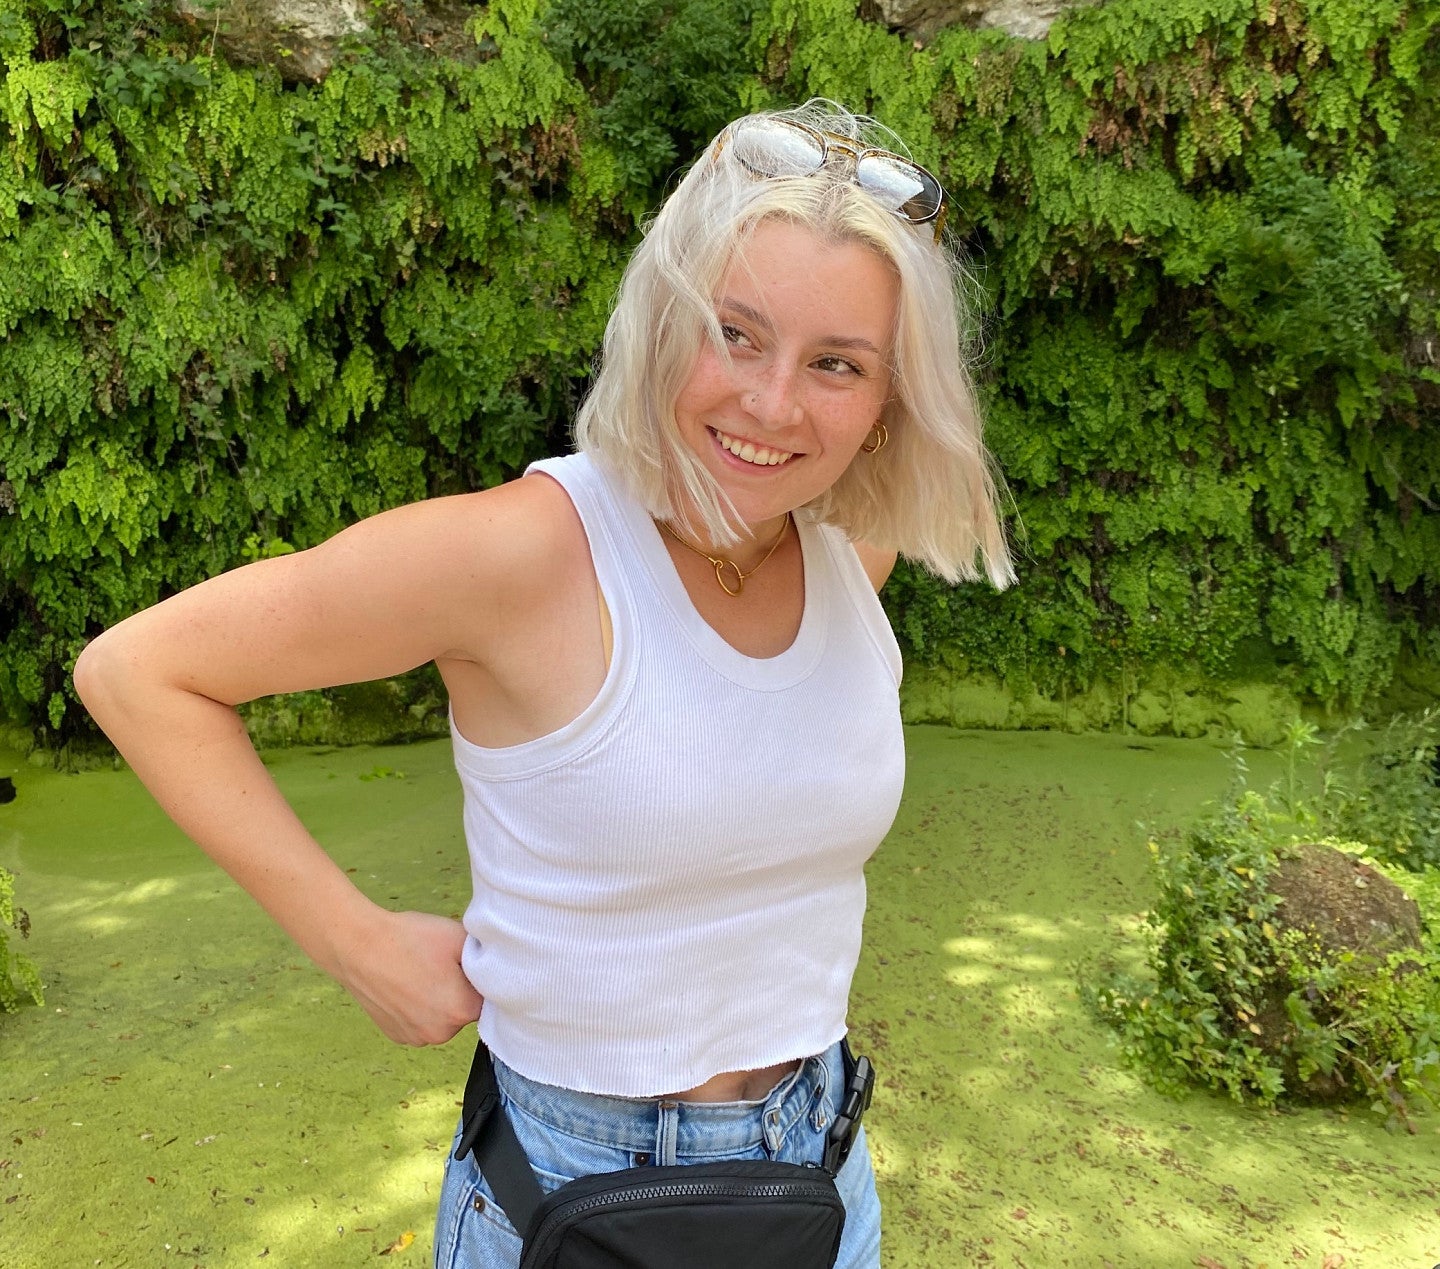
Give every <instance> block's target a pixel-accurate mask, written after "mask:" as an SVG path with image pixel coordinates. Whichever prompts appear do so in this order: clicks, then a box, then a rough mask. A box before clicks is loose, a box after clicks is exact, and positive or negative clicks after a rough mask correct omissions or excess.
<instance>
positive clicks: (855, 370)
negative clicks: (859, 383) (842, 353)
mask: <svg viewBox="0 0 1440 1269" xmlns="http://www.w3.org/2000/svg"><path fill="white" fill-rule="evenodd" d="M815 365H816V366H817V367H818V368H819V369H821V370H823V371H825V372H826V373H827V374H833V375H859V376H861V377H862V378H863V377H864V375H865V370H864V368H863V367H861V366H858V365H856V364H855V363H854V362H853V361H847V360H846V359H845V358H844V357H837V356H835V355H834V354H827V355H826V356H824V357H819V358H817V359H816V361H815Z"/></svg>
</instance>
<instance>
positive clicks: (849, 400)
mask: <svg viewBox="0 0 1440 1269" xmlns="http://www.w3.org/2000/svg"><path fill="white" fill-rule="evenodd" d="M898 297H899V282H898V280H897V278H896V276H895V272H894V270H893V268H892V267H891V265H890V264H889V262H888V261H886V260H884V259H883V258H882V257H881V256H879V255H877V254H876V253H875V252H874V251H872V250H871V249H870V248H869V247H866V246H863V245H861V244H860V243H856V242H847V243H838V244H837V243H834V242H827V241H824V240H822V239H820V238H818V237H817V236H816V235H815V234H814V233H812V232H811V231H810V230H809V229H806V228H804V227H803V226H799V225H794V224H791V223H789V222H787V221H781V220H771V221H766V222H764V223H762V224H761V225H760V226H759V227H757V228H756V230H755V231H754V233H753V234H752V235H751V237H750V238H749V240H748V241H747V242H746V243H745V244H744V245H743V246H742V247H741V248H740V249H739V250H738V251H737V252H736V254H735V257H734V258H733V259H732V260H731V262H730V266H729V268H728V270H727V271H726V273H725V276H724V277H723V278H722V279H721V282H720V287H719V290H718V291H717V293H716V295H715V315H716V317H717V318H718V319H719V321H720V327H721V329H722V330H723V331H724V333H725V339H726V341H727V342H728V344H729V349H730V358H731V360H730V363H729V364H728V365H727V364H726V362H725V359H724V358H723V357H721V356H720V355H718V354H717V353H716V351H715V350H714V348H712V347H711V346H710V344H709V342H708V341H707V342H706V343H704V344H703V345H702V347H701V350H700V355H699V358H698V359H697V360H696V363H695V367H694V369H693V370H691V372H690V377H689V379H687V380H686V382H685V386H684V387H683V388H682V389H681V390H680V395H679V397H678V399H677V400H676V402H675V420H676V424H677V426H678V427H679V430H680V435H681V437H682V438H683V440H684V441H685V443H686V444H687V445H688V446H689V447H690V448H691V450H693V451H694V453H695V454H696V455H698V457H699V459H700V461H701V463H703V464H704V466H705V468H706V469H707V470H708V471H709V472H710V473H711V474H712V475H713V476H714V477H715V479H716V480H717V481H719V483H720V486H721V488H723V489H724V490H725V492H726V493H727V494H729V496H730V498H731V499H732V500H733V502H734V503H735V507H736V509H737V510H738V511H739V512H740V515H741V517H742V518H743V519H744V521H745V522H746V524H748V525H749V526H750V527H751V529H752V530H753V531H754V532H755V534H756V535H757V536H760V535H762V534H764V533H766V532H768V531H769V529H770V527H771V526H772V525H773V523H774V521H775V520H776V519H777V518H778V517H780V516H782V515H784V514H785V512H787V511H793V510H794V509H795V508H796V507H800V506H803V505H804V504H805V503H807V502H809V501H810V500H811V499H813V498H815V497H817V496H819V495H820V494H821V493H823V492H824V491H825V490H826V489H828V488H829V487H830V486H831V485H833V484H834V483H835V481H836V480H838V479H839V478H840V475H841V474H842V473H843V472H844V471H845V469H846V468H847V467H848V466H849V465H850V462H851V461H852V460H856V452H857V451H858V450H859V448H860V444H861V442H862V441H864V440H865V438H866V436H867V435H868V434H869V432H870V429H871V428H872V427H873V426H874V425H875V423H876V421H877V420H878V419H879V417H880V412H881V410H882V409H883V408H884V406H885V403H886V402H887V401H888V400H889V399H890V390H891V375H890V345H891V340H892V337H893V332H894V329H895V311H896V305H897V302H898ZM856 461H861V462H863V461H866V456H865V455H860V457H859V459H858V460H856Z"/></svg>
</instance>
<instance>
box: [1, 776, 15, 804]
mask: <svg viewBox="0 0 1440 1269" xmlns="http://www.w3.org/2000/svg"><path fill="white" fill-rule="evenodd" d="M14 800H15V781H14V780H12V779H11V778H10V777H9V776H0V805H3V804H4V803H6V802H13V801H14Z"/></svg>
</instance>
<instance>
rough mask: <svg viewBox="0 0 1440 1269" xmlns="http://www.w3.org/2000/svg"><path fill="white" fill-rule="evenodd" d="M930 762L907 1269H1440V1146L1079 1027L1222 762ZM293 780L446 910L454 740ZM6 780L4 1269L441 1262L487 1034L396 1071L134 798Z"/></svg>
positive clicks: (893, 973) (886, 1062)
mask: <svg viewBox="0 0 1440 1269" xmlns="http://www.w3.org/2000/svg"><path fill="white" fill-rule="evenodd" d="M909 746H910V774H909V780H908V784H907V790H906V798H905V803H904V806H903V807H902V810H901V813H900V817H899V819H898V821H897V822H896V825H895V828H894V831H893V832H892V833H891V835H890V837H889V839H888V840H887V842H886V843H885V845H884V847H883V848H882V850H881V852H880V854H879V855H878V856H877V857H876V859H875V861H874V862H873V863H872V865H871V867H870V870H869V880H870V915H869V918H868V922H867V938H866V949H865V955H864V958H863V960H862V962H861V966H860V970H859V973H858V975H857V979H856V984H855V994H854V999H853V1004H852V1024H853V1026H854V1029H855V1032H856V1034H857V1037H858V1041H859V1047H861V1048H862V1049H865V1050H868V1051H869V1052H870V1053H871V1054H872V1056H873V1057H874V1058H875V1060H876V1063H877V1065H878V1067H879V1069H880V1073H881V1086H880V1090H879V1092H878V1093H877V1095H876V1099H875V1105H874V1108H873V1109H872V1112H871V1117H870V1120H869V1124H870V1127H869V1132H870V1136H871V1141H872V1147H873V1149H874V1153H875V1160H876V1167H877V1171H878V1173H879V1177H880V1184H881V1189H882V1197H883V1199H884V1202H885V1210H886V1235H885V1239H886V1249H885V1263H886V1266H887V1269H909V1267H910V1266H969V1265H1006V1266H1010V1265H1013V1266H1027V1267H1029V1269H1045V1267H1047V1266H1096V1267H1100V1266H1106V1265H1109V1266H1116V1267H1117V1269H1118V1267H1121V1266H1127V1267H1128V1266H1142V1267H1157V1269H1161V1267H1163V1269H1168V1267H1170V1266H1192V1265H1201V1266H1206V1267H1210V1269H1213V1266H1215V1265H1221V1266H1225V1269H1241V1267H1242V1266H1249V1267H1256V1266H1262V1265H1264V1266H1271V1267H1272V1269H1278V1266H1281V1265H1286V1266H1295V1265H1307V1266H1314V1267H1315V1269H1322V1266H1323V1267H1325V1269H1338V1267H1339V1266H1346V1267H1347V1269H1417V1267H1418V1269H1428V1266H1430V1265H1432V1264H1434V1263H1435V1262H1437V1261H1440V1116H1437V1115H1430V1116H1427V1117H1425V1118H1422V1119H1421V1120H1420V1133H1419V1134H1418V1135H1416V1136H1407V1135H1404V1134H1396V1133H1391V1132H1387V1131H1386V1130H1385V1129H1384V1127H1383V1126H1382V1125H1381V1124H1380V1122H1379V1121H1378V1119H1377V1118H1375V1117H1372V1116H1370V1115H1368V1114H1366V1113H1365V1112H1363V1111H1357V1112H1352V1113H1351V1114H1350V1115H1349V1116H1348V1117H1346V1116H1341V1115H1337V1114H1335V1113H1333V1112H1329V1111H1320V1110H1307V1111H1302V1112H1295V1113H1289V1114H1266V1113H1257V1112H1253V1111H1247V1110H1244V1109H1241V1108H1239V1107H1236V1106H1234V1105H1232V1104H1230V1103H1228V1102H1225V1101H1223V1100H1219V1099H1217V1098H1214V1097H1211V1096H1208V1095H1195V1096H1191V1097H1189V1098H1187V1099H1185V1100H1183V1101H1172V1100H1169V1099H1166V1098H1163V1097H1161V1096H1159V1095H1158V1094H1156V1093H1154V1092H1153V1091H1151V1090H1150V1089H1149V1088H1147V1087H1146V1086H1145V1085H1144V1084H1143V1083H1142V1082H1140V1081H1139V1080H1138V1079H1137V1078H1136V1077H1135V1076H1134V1075H1133V1074H1132V1073H1130V1072H1128V1071H1126V1070H1123V1069H1122V1068H1120V1067H1119V1066H1118V1064H1117V1061H1116V1056H1115V1051H1114V1049H1113V1048H1112V1047H1111V1045H1110V1043H1109V1040H1108V1038H1107V1036H1106V1034H1105V1032H1104V1031H1103V1030H1102V1029H1101V1028H1100V1027H1099V1026H1098V1025H1097V1024H1096V1023H1095V1022H1094V1021H1093V1020H1092V1019H1091V1018H1090V1017H1089V1016H1088V1015H1087V1013H1086V1012H1085V1011H1084V1009H1083V1008H1082V1006H1081V1004H1080V1002H1079V998H1078V992H1077V990H1076V978H1075V967H1076V965H1077V964H1078V963H1080V962H1082V961H1085V960H1087V959H1091V958H1096V957H1101V956H1105V955H1114V956H1117V957H1118V958H1120V959H1122V960H1124V959H1126V958H1138V946H1137V944H1136V942H1135V931H1136V928H1137V922H1138V916H1139V913H1140V912H1141V911H1142V910H1143V909H1144V907H1145V906H1146V903H1147V900H1148V897H1149V885H1150V883H1149V877H1148V874H1147V871H1146V852H1145V848H1144V842H1143V839H1142V837H1141V835H1140V833H1139V832H1138V831H1137V830H1136V827H1135V824H1136V821H1137V820H1145V821H1147V822H1150V823H1152V824H1157V825H1166V824H1178V823H1182V822H1184V820H1185V819H1187V818H1188V817H1189V816H1190V815H1191V814H1193V812H1194V811H1195V810H1196V808H1197V807H1198V806H1199V805H1200V804H1201V802H1202V801H1204V800H1205V799H1207V798H1209V797H1213V796H1215V795H1216V794H1218V792H1219V791H1220V789H1221V788H1222V786H1223V784H1224V782H1225V780H1226V777H1227V774H1228V769H1227V766H1226V762H1225V759H1224V756H1223V754H1222V753H1221V752H1220V750H1219V749H1218V748H1216V747H1215V746H1213V745H1211V744H1208V743H1206V742H1203V741H1175V740H1162V739H1153V740H1145V741H1143V742H1138V741H1136V740H1134V739H1127V738H1125V737H1120V736H1079V737H1077V736H1062V735H1057V734H1050V733H994V732H984V733H980V732H957V731H951V730H948V729H944V728H928V727H926V728H913V729H911V730H910V732H909ZM271 765H272V769H273V770H274V772H275V775H276V777H277V779H278V780H279V782H280V784H281V785H282V787H283V788H284V789H285V790H286V792H287V793H288V794H289V795H290V796H291V798H292V799H293V800H294V802H295V803H296V805H297V807H298V808H299V810H300V812H301V814H302V815H303V816H304V817H305V819H306V821H307V822H308V823H309V824H310V825H311V826H312V828H313V829H314V831H315V832H316V834H317V835H318V836H319V838H320V840H321V841H322V842H323V843H324V844H325V845H326V846H327V847H328V848H329V849H330V850H331V851H332V853H333V854H334V855H335V856H336V858H337V859H339V860H340V861H341V863H342V865H343V866H344V867H346V868H349V869H353V875H354V876H355V879H356V880H357V881H358V882H359V884H360V885H361V886H363V887H364V888H365V889H366V890H367V891H368V892H369V893H370V894H372V895H373V896H375V897H376V898H378V899H380V900H381V901H383V902H386V903H389V904H391V905H394V906H405V907H417V908H427V909H431V910H434V911H440V912H445V913H450V914H458V913H459V911H460V909H461V908H462V906H463V904H464V902H465V898H466V895H467V888H468V871H467V869H466V865H465V858H464V847H463V842H462V838H461V834H460V826H459V793H458V787H457V785H456V782H455V779H454V776H453V773H452V771H451V769H450V759H449V748H448V745H446V744H445V743H444V742H433V743H424V744H417V745H414V746H410V747H404V748H391V749H347V750H340V751H286V752H282V753H279V754H276V755H273V756H272V758H271ZM1255 765H1257V766H1259V765H1261V764H1259V763H1257V764H1255ZM1260 774H1261V777H1262V778H1267V773H1266V772H1265V771H1264V770H1262V771H1261V772H1260ZM0 775H13V776H14V777H15V781H16V786H17V789H18V792H19V796H18V798H17V800H16V801H15V802H13V803H11V804H10V805H8V806H0V866H4V867H7V868H10V869H11V870H12V871H14V872H15V873H16V874H17V884H18V898H19V901H20V903H21V904H22V905H23V906H24V907H25V908H27V909H28V911H29V913H30V917H31V920H32V922H33V926H34V933H33V935H32V937H31V938H30V939H29V941H28V942H27V943H26V944H25V945H24V948H25V950H26V951H27V952H28V953H29V954H30V955H31V956H32V957H33V958H34V959H35V960H36V961H38V962H39V964H40V966H41V969H42V972H43V974H44V976H45V980H46V1003H45V1005H44V1007H43V1008H35V1007H30V1008H26V1009H23V1010H22V1011H21V1012H19V1013H18V1014H14V1015H10V1016H0V1129H3V1135H0V1266H5V1267H6V1269H31V1267H32V1266H34V1267H36V1269H38V1267H40V1266H44V1267H45V1269H53V1267H57V1266H58V1267H59V1269H70V1267H71V1266H90V1265H105V1266H157V1265H167V1264H171V1263H174V1264H180V1265H187V1266H188V1265H202V1266H209V1267H215V1266H228V1265H252V1264H257V1263H263V1264H269V1265H282V1266H292V1265H293V1266H301V1267H303V1269H311V1267H312V1266H313V1267H324V1266H349V1265H364V1264H373V1263H375V1257H376V1256H378V1255H380V1254H382V1253H387V1256H388V1258H387V1260H386V1261H384V1262H382V1263H387V1264H402V1265H403V1264H410V1265H416V1266H419V1265H423V1264H427V1263H428V1262H429V1259H430V1224H431V1221H432V1218H433V1204H434V1201H435V1195H436V1192H437V1190H438V1186H439V1178H440V1170H441V1166H442V1158H443V1154H442V1152H443V1151H444V1149H445V1147H446V1145H447V1143H448V1142H449V1140H450V1136H451V1133H452V1131H453V1127H454V1122H455V1117H456V1115H457V1113H458V1098H459V1088H460V1085H461V1083H462V1081H463V1079H464V1075H465V1071H466V1069H467V1067H468V1064H469V1057H470V1047H471V1046H470V1042H469V1040H468V1039H466V1038H465V1037H461V1038H458V1039H457V1040H455V1041H453V1042H452V1043H451V1044H449V1045H447V1046H445V1047H444V1048H440V1049H429V1050H410V1049H404V1048H399V1047H397V1046H395V1045H392V1044H390V1043H389V1042H388V1041H386V1040H385V1039H384V1038H383V1037H382V1036H381V1035H380V1034H379V1033H378V1032H377V1031H375V1029H374V1028H373V1026H372V1025H371V1024H370V1022H369V1020H368V1019H367V1018H366V1017H365V1015H364V1014H363V1013H362V1012H361V1011H360V1009H359V1008H358V1007H357V1006H355V1005H353V1004H351V1003H350V1001H349V1000H348V999H347V998H346V997H345V996H344V994H343V993H342V992H341V991H340V990H339V989H338V988H337V987H335V986H333V985H332V984H331V983H330V982H329V981H328V980H327V979H325V978H324V977H323V976H322V975H320V974H319V973H318V972H317V971H316V970H314V969H313V968H312V967H311V966H310V965H309V964H308V963H307V962H305V961H304V960H303V958H302V957H300V956H299V954H298V953H297V952H295V950H294V949H293V948H292V947H291V946H290V945H289V944H288V943H287V941H286V940H285V938H284V937H283V936H282V935H281V934H279V933H278V932H277V931H276V930H274V929H273V928H271V927H270V925H269V924H268V922H267V921H266V920H265V918H264V917H263V916H262V915H261V913H260V912H259V911H258V909H256V908H255V907H254V906H253V905H252V904H251V903H250V901H249V900H248V899H247V898H246V897H245V896H244V895H243V894H241V893H240V892H239V891H238V890H236V889H235V887H233V886H232V885H231V884H230V883H229V882H228V881H227V880H226V879H225V878H224V877H223V876H222V875H221V874H220V873H219V872H218V871H217V870H216V869H215V868H214V867H213V866H212V865H211V864H210V863H209V862H208V861H207V860H205V859H204V857H203V856H201V855H200V854H199V852H197V851H196V850H195V849H194V848H193V847H191V846H190V845H189V844H188V843H186V842H185V841H184V840H183V839H182V838H181V837H180V835H179V834H178V832H177V831H176V830H174V829H173V828H171V827H170V826H169V825H168V824H167V823H166V821H165V820H164V819H163V817H162V816H161V815H160V813H159V811H157V810H156V809H155V808H154V807H153V805H151V804H150V802H149V800H148V797H147V796H146V795H145V793H144V792H143V790H141V789H140V788H139V787H138V785H137V784H136V782H135V780H134V778H133V777H132V776H131V775H130V774H129V773H128V772H93V773H87V774H83V775H61V774H57V773H55V772H52V771H48V770H38V769H36V768H33V767H30V766H28V765H25V764H24V763H23V762H22V761H21V760H20V759H19V758H18V757H16V756H15V755H12V754H5V753H3V752H0Z"/></svg>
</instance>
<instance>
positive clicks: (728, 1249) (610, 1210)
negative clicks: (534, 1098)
mask: <svg viewBox="0 0 1440 1269" xmlns="http://www.w3.org/2000/svg"><path fill="white" fill-rule="evenodd" d="M841 1053H842V1055H843V1058H844V1064H845V1095H844V1098H843V1099H842V1104H841V1108H840V1113H839V1114H838V1115H837V1116H836V1117H835V1119H834V1120H833V1121H832V1122H831V1124H830V1128H829V1131H828V1132H827V1134H826V1140H825V1152H824V1158H823V1159H821V1160H819V1161H818V1162H817V1163H813V1164H795V1163H770V1162H758V1161H754V1162H752V1161H748V1160H740V1161H736V1162H732V1163H697V1164H687V1165H682V1166H679V1167H645V1168H625V1169H623V1170H622V1171H619V1172H599V1173H596V1174H595V1175H593V1176H582V1177H577V1178H576V1179H575V1180H574V1181H571V1182H570V1183H569V1184H567V1185H562V1186H561V1187H560V1188H559V1189H558V1190H555V1191H554V1192H553V1193H551V1194H548V1195H547V1194H545V1193H544V1192H543V1191H542V1190H541V1188H540V1183H539V1182H538V1181H537V1180H536V1179H535V1173H534V1172H533V1171H532V1170H531V1168H530V1161H529V1160H528V1159H527V1158H526V1157H525V1151H524V1150H523V1149H522V1147H521V1145H520V1142H519V1140H518V1139H517V1138H516V1136H515V1130H514V1128H512V1127H511V1125H510V1120H509V1119H508V1118H507V1116H506V1115H505V1113H504V1111H503V1109H502V1108H501V1106H500V1090H499V1087H498V1085H497V1084H496V1083H495V1068H494V1066H493V1064H492V1063H491V1060H490V1051H489V1050H488V1049H487V1048H486V1047H485V1045H484V1044H483V1043H482V1044H480V1045H479V1046H478V1047H477V1048H476V1050H475V1061H474V1062H473V1063H472V1065H471V1067H470V1078H469V1079H468V1080H467V1081H466V1083H465V1102H464V1111H463V1113H462V1117H461V1131H460V1143H459V1145H458V1146H457V1147H456V1148H455V1158H456V1159H463V1158H464V1157H465V1156H466V1155H467V1154H468V1153H469V1152H470V1151H471V1150H472V1149H473V1150H474V1152H475V1162H476V1163H477V1164H478V1165H479V1167H480V1171H481V1173H482V1174H483V1175H484V1177H485V1179H486V1180H487V1181H488V1182H489V1183H490V1188H491V1189H492V1190H493V1191H494V1192H495V1197H496V1198H497V1199H498V1200H499V1201H500V1206H501V1207H502V1208H504V1209H505V1214H506V1216H508V1217H509V1218H510V1223H511V1224H512V1225H514V1226H515V1228H516V1229H517V1230H520V1231H521V1233H522V1235H523V1238H524V1249H523V1251H522V1252H521V1255H520V1269H675V1267H676V1266H677V1265H684V1266H685V1267H686V1269H737V1267H741V1266H743V1269H831V1267H832V1266H833V1265H834V1264H835V1258H836V1256H837V1255H838V1254H839V1251H840V1235H841V1233H842V1231H843V1230H844V1228H845V1206H844V1204H843V1203H842V1202H841V1200H840V1194H839V1192H838V1191H837V1190H836V1188H835V1177H836V1175H837V1174H838V1173H839V1171H840V1169H841V1168H842V1167H843V1166H844V1164H845V1160H846V1159H847V1158H848V1157H849V1154H850V1147H851V1146H852V1145H853V1144H854V1141H855V1134H856V1133H857V1132H858V1131H859V1128H860V1119H861V1116H862V1115H863V1114H864V1113H865V1110H866V1108H867V1107H868V1106H869V1105H870V1097H871V1093H872V1092H873V1090H874V1085H875V1074H874V1070H873V1068H872V1067H871V1065H870V1061H869V1059H868V1058H863V1057H862V1058H859V1059H856V1058H855V1057H853V1056H852V1054H851V1052H850V1046H849V1045H848V1043H846V1042H844V1041H841Z"/></svg>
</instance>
